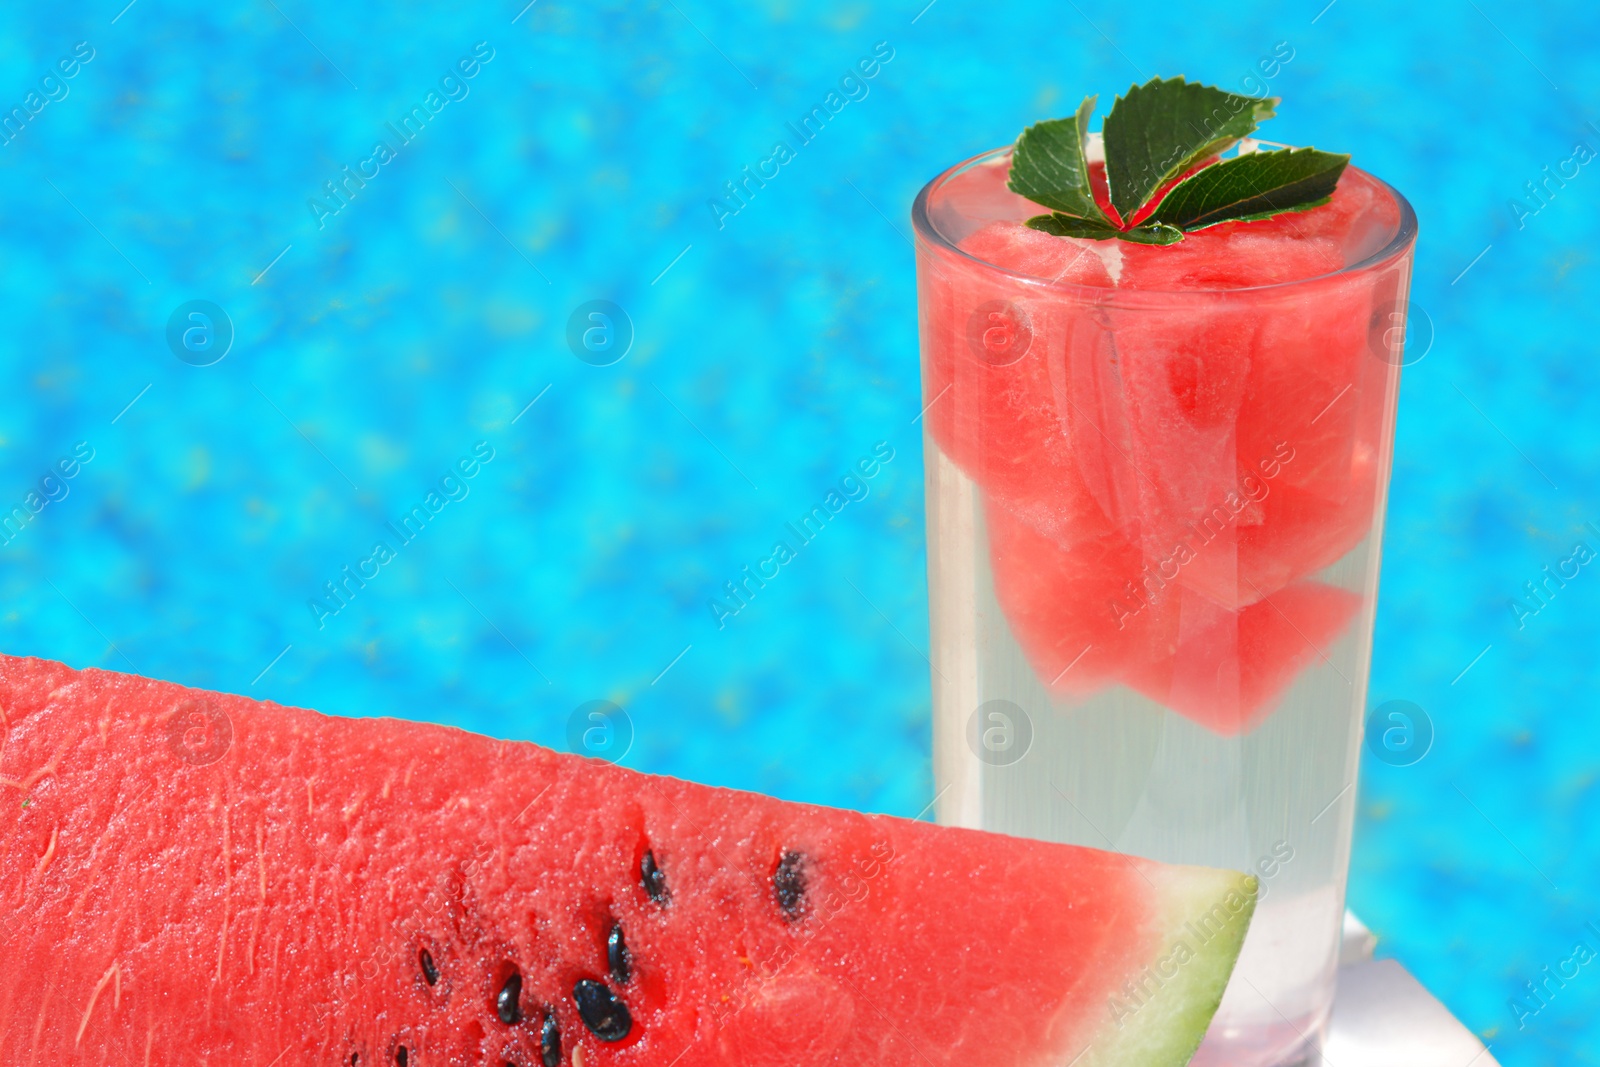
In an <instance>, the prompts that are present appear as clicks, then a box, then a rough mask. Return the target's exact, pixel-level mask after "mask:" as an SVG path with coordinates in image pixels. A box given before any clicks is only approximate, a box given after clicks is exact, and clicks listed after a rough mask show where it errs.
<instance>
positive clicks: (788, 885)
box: [772, 852, 806, 922]
mask: <svg viewBox="0 0 1600 1067" xmlns="http://www.w3.org/2000/svg"><path fill="white" fill-rule="evenodd" d="M804 860H805V857H804V856H803V855H801V854H800V853H798V852H785V853H784V854H783V858H782V859H780V860H779V861H778V869H777V870H776V871H773V872H772V889H773V891H774V892H775V893H776V894H777V897H778V907H779V908H780V909H782V911H783V914H784V917H785V918H787V919H788V920H789V921H790V922H793V921H794V920H795V919H798V918H800V915H801V913H802V912H803V911H805V906H806V874H805V872H804V871H802V870H801V869H800V864H801V863H802V862H804Z"/></svg>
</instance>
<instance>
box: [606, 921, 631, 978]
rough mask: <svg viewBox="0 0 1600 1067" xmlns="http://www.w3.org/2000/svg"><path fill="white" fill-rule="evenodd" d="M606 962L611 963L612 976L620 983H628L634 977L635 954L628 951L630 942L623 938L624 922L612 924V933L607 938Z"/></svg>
mask: <svg viewBox="0 0 1600 1067" xmlns="http://www.w3.org/2000/svg"><path fill="white" fill-rule="evenodd" d="M606 962H607V963H609V964H610V965H611V977H613V978H615V979H616V980H617V984H618V985H627V984H628V979H629V978H632V977H633V954H632V953H631V952H629V951H628V943H627V942H626V941H624V940H623V938H622V924H621V923H620V922H614V923H612V924H611V933H610V935H609V936H608V937H607V938H606Z"/></svg>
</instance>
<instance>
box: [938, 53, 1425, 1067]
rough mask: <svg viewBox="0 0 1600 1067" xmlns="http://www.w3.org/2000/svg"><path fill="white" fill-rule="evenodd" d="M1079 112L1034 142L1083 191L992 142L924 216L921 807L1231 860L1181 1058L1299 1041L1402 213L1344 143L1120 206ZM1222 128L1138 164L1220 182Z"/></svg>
mask: <svg viewBox="0 0 1600 1067" xmlns="http://www.w3.org/2000/svg"><path fill="white" fill-rule="evenodd" d="M1178 84H1179V85H1181V84H1182V83H1181V82H1179V83H1178ZM1172 85H1173V83H1170V82H1169V83H1157V82H1152V83H1151V86H1147V87H1145V89H1147V90H1148V89H1150V88H1151V87H1152V86H1154V87H1157V88H1163V89H1165V88H1169V87H1171V86H1172ZM1184 88H1185V89H1187V90H1197V89H1200V88H1201V87H1198V86H1186V87H1184ZM1138 91H1139V90H1137V89H1136V90H1131V91H1130V97H1131V96H1132V95H1133V94H1134V93H1136V92H1138ZM1211 92H1215V91H1214V90H1211ZM1221 95H1222V96H1226V95H1227V94H1221ZM1231 99H1232V100H1235V101H1236V100H1241V99H1244V98H1237V97H1234V98H1231ZM1180 103H1181V101H1180ZM1086 106H1087V107H1090V108H1092V100H1091V101H1088V102H1086ZM1121 106H1122V101H1120V100H1119V102H1118V107H1119V108H1120V107H1121ZM1257 106H1258V108H1259V106H1260V105H1259V103H1257ZM1130 110H1131V109H1130ZM1268 116H1270V103H1269V104H1268V105H1267V106H1266V107H1265V114H1261V113H1260V112H1259V111H1258V113H1257V115H1256V117H1257V118H1260V117H1268ZM1087 117H1088V116H1087V112H1086V111H1080V113H1079V115H1078V116H1077V118H1076V120H1060V121H1061V122H1062V123H1074V122H1075V124H1076V128H1075V130H1074V129H1073V128H1071V127H1069V128H1068V129H1067V131H1066V133H1067V137H1068V139H1067V140H1061V139H1059V138H1058V139H1057V140H1056V141H1055V142H1054V143H1053V144H1052V145H1051V146H1050V147H1051V148H1052V156H1051V158H1050V161H1051V162H1053V161H1055V160H1058V159H1060V158H1063V153H1065V155H1066V156H1070V155H1071V150H1072V148H1073V147H1074V146H1073V144H1072V142H1071V138H1072V137H1073V136H1076V137H1077V138H1080V140H1079V141H1078V146H1077V147H1078V148H1079V150H1080V152H1081V162H1080V169H1079V171H1078V174H1079V177H1081V178H1082V179H1084V180H1083V181H1082V182H1081V185H1082V190H1081V191H1082V192H1083V193H1084V196H1083V198H1081V199H1078V200H1074V199H1073V197H1074V196H1075V195H1076V194H1075V193H1074V192H1073V190H1072V189H1071V188H1070V186H1071V185H1072V182H1073V180H1075V179H1073V178H1072V175H1070V174H1069V175H1068V176H1067V179H1066V185H1067V186H1068V187H1069V188H1068V189H1067V193H1066V194H1064V195H1062V196H1055V197H1054V199H1053V200H1052V198H1051V197H1048V196H1043V197H1042V196H1038V195H1033V194H1032V193H1030V195H1031V196H1032V198H1031V199H1030V198H1029V197H1024V196H1022V195H1019V194H1018V192H1016V191H1014V189H1015V188H1016V187H1017V186H1018V185H1019V184H1022V185H1027V184H1028V182H1027V180H1026V175H1023V179H1024V180H1021V181H1019V177H1018V174H1014V173H1013V171H1014V170H1015V171H1017V172H1018V173H1019V174H1020V173H1021V172H1023V171H1024V170H1025V169H1026V168H1025V164H1026V163H1029V162H1030V161H1027V160H1023V159H1021V158H1020V157H1019V156H1018V155H1016V154H1014V151H1013V150H1012V149H1002V150H998V151H995V152H991V153H988V154H986V155H984V156H980V157H978V158H976V159H974V160H970V161H968V162H966V163H963V164H961V165H959V166H957V167H955V168H953V169H952V170H950V171H948V172H946V173H945V174H944V175H941V176H940V177H939V178H937V179H936V180H934V181H933V182H932V183H930V184H929V186H928V187H927V188H926V189H925V190H924V191H923V193H922V195H921V196H920V197H919V198H918V200H917V204H916V207H915V209H914V216H915V223H916V229H917V257H918V276H919V306H920V315H921V327H922V358H923V385H924V393H923V402H924V404H926V405H927V406H926V409H925V411H924V413H923V425H924V442H925V448H926V462H927V493H928V542H929V544H928V553H929V593H930V602H931V610H932V656H931V658H932V663H933V683H934V713H935V760H936V773H937V777H938V780H939V781H938V784H939V788H940V790H941V792H940V799H939V817H940V819H941V820H942V821H945V822H949V823H957V824H961V825H967V826H974V827H982V828H985V829H990V830H1000V831H1004V832H1007V833H1013V834H1021V835H1027V836H1033V837H1040V838H1046V839H1050V840H1054V841H1064V842H1071V843H1077V844H1083V845H1092V846H1095V847H1100V848H1114V849H1116V850H1118V851H1121V852H1124V853H1127V854H1129V855H1135V856H1143V857H1149V858H1152V859H1157V860H1163V861H1170V862H1181V863H1201V864H1209V865H1214V866H1221V867H1231V868H1235V869H1240V870H1247V871H1252V872H1254V873H1255V874H1256V875H1257V876H1258V877H1259V878H1260V879H1261V898H1260V905H1259V908H1258V911H1257V915H1256V920H1255V925H1254V926H1253V928H1252V929H1251V932H1250V934H1249V937H1248V939H1247V941H1246V943H1245V947H1244V951H1243V954H1242V955H1241V957H1240V962H1239V966H1238V970H1237V971H1236V973H1235V976H1234V978H1233V981H1232V982H1231V984H1230V985H1229V987H1228V992H1227V995H1226V997H1225V998H1224V1001H1223V1004H1222V1008H1221V1010H1220V1011H1219V1013H1218V1014H1217V1016H1216V1019H1215V1021H1214V1022H1213V1024H1212V1028H1211V1031H1210V1033H1209V1035H1208V1037H1207V1040H1206V1043H1205V1045H1204V1046H1203V1047H1202V1048H1201V1051H1200V1053H1199V1055H1198V1056H1197V1058H1196V1060H1195V1063H1197V1064H1218V1065H1222V1064H1226V1065H1229V1067H1253V1065H1263V1067H1265V1065H1287V1064H1298V1063H1301V1062H1315V1060H1316V1049H1317V1047H1318V1046H1319V1044H1320V1037H1321V1032H1322V1029H1323V1027H1324V1025H1325V1023H1326V1019H1327V1013H1328V1008H1329V1004H1330V1001H1331V995H1332V983H1333V977H1334V968H1335V966H1336V962H1337V945H1338V936H1339V928H1340V921H1341V917H1342V913H1343V898H1344V883H1345V874H1346V868H1347V865H1348V859H1349V844H1350V834H1351V823H1352V819H1353V813H1354V802H1355V789H1354V780H1355V772H1356V766H1357V751H1358V746H1359V744H1360V732H1361V721H1362V717H1363V716H1362V710H1363V707H1364V703H1365V691H1366V681H1367V670H1368V662H1369V658H1370V653H1371V635H1372V619H1373V608H1374V599H1375V595H1376V591H1377V578H1378V552H1379V543H1380V538H1381V530H1382V518H1383V502H1384V494H1385V490H1386V486H1387V480H1388V470H1389V459H1390V452H1391V444H1392V429H1393V424H1394V408H1395V397H1396V391H1397V388H1398V384H1399V362H1400V360H1399V353H1398V344H1399V343H1400V341H1401V340H1402V338H1403V334H1402V333H1401V330H1402V328H1403V321H1404V310H1405V300H1406V292H1407V284H1408V280H1409V272H1410V262H1411V249H1412V245H1413V242H1414V237H1415V220H1414V217H1413V215H1412V214H1411V211H1410V208H1409V206H1408V205H1406V203H1405V202H1404V200H1402V199H1401V198H1400V197H1399V196H1398V194H1396V193H1395V192H1394V191H1393V190H1392V189H1390V188H1389V187H1388V186H1387V185H1385V184H1384V183H1382V182H1381V181H1379V180H1377V179H1376V178H1373V177H1371V176H1370V175H1368V174H1365V173H1363V172H1361V171H1359V170H1356V169H1354V168H1346V167H1344V165H1343V163H1342V160H1343V159H1344V157H1330V158H1337V159H1338V160H1340V161H1341V162H1339V163H1338V164H1337V167H1333V166H1331V165H1329V166H1328V167H1326V168H1325V169H1328V170H1333V171H1334V174H1333V178H1334V179H1335V180H1336V182H1337V184H1336V187H1335V186H1334V185H1333V183H1332V182H1329V183H1328V184H1326V185H1324V186H1322V187H1321V189H1320V190H1314V191H1319V192H1321V193H1323V194H1324V195H1322V196H1321V197H1320V198H1318V197H1309V198H1306V199H1309V201H1310V202H1309V204H1306V205H1301V206H1298V207H1297V209H1295V210H1281V206H1282V204H1283V203H1284V202H1286V199H1287V198H1288V197H1289V196H1290V195H1291V194H1283V195H1282V196H1279V197H1278V199H1277V200H1276V201H1273V203H1272V204H1271V205H1269V206H1272V207H1275V208H1278V209H1279V210H1275V211H1260V212H1258V213H1257V214H1250V213H1249V209H1250V207H1251V205H1250V204H1245V205H1244V206H1242V207H1238V208H1236V209H1235V210H1236V214H1235V216H1233V217H1234V218H1235V219H1236V221H1222V222H1220V223H1212V222H1211V221H1209V218H1200V220H1199V224H1195V214H1196V212H1197V211H1199V210H1200V209H1199V208H1195V207H1194V206H1193V203H1192V202H1193V201H1195V200H1196V198H1197V197H1199V198H1200V199H1204V194H1205V190H1203V189H1202V190H1200V191H1199V192H1197V193H1194V194H1193V195H1189V194H1190V191H1189V190H1186V189H1185V185H1187V184H1188V183H1187V182H1184V183H1182V184H1177V185H1176V190H1175V191H1174V192H1169V193H1167V194H1166V195H1167V197H1168V198H1173V197H1178V196H1179V195H1180V194H1183V195H1188V197H1189V201H1191V203H1190V205H1189V207H1188V208H1186V209H1183V210H1180V208H1183V205H1181V204H1175V205H1169V206H1168V207H1167V208H1165V209H1163V207H1162V206H1161V203H1160V202H1159V198H1158V202H1157V204H1156V206H1155V207H1154V208H1153V209H1152V208H1151V206H1150V205H1149V204H1148V203H1145V204H1142V205H1134V206H1133V207H1132V208H1131V209H1129V202H1128V201H1127V200H1126V199H1124V202H1123V203H1122V204H1120V205H1119V204H1118V202H1117V201H1118V197H1117V192H1118V189H1117V182H1118V177H1119V172H1118V169H1117V168H1118V166H1119V165H1120V166H1122V168H1123V169H1122V171H1121V175H1120V176H1121V177H1122V180H1123V181H1124V182H1125V183H1126V182H1127V180H1128V178H1127V175H1128V173H1129V169H1128V165H1127V164H1126V163H1125V161H1123V160H1120V159H1119V158H1118V157H1117V155H1116V149H1117V146H1116V145H1112V146H1111V148H1112V149H1113V151H1112V152H1111V153H1110V154H1111V155H1112V157H1113V159H1112V162H1111V166H1112V175H1111V180H1110V182H1109V183H1108V181H1107V176H1106V169H1107V164H1106V163H1105V162H1104V161H1102V159H1101V156H1102V154H1103V151H1104V150H1103V148H1102V145H1101V142H1100V141H1099V140H1098V139H1097V138H1096V137H1094V136H1090V135H1088V134H1087V131H1086V129H1085V128H1084V127H1085V125H1086V123H1087ZM1117 119H1118V115H1117V112H1116V111H1115V110H1114V111H1113V116H1112V119H1110V120H1108V121H1107V130H1108V136H1113V137H1114V136H1115V135H1114V134H1111V133H1109V131H1111V130H1112V123H1113V121H1114V120H1117ZM1047 125H1050V124H1041V126H1040V127H1035V128H1034V129H1033V130H1030V131H1029V133H1028V134H1025V135H1024V142H1022V143H1020V144H1019V148H1018V149H1017V150H1016V152H1017V153H1020V152H1022V151H1023V148H1022V147H1021V144H1025V143H1026V140H1027V138H1028V137H1029V136H1030V135H1032V134H1034V132H1035V131H1041V130H1043V129H1044V127H1045V126H1047ZM1191 125H1193V124H1191ZM1247 125H1248V126H1249V127H1253V122H1252V123H1248V124H1247ZM1240 129H1244V132H1248V128H1245V126H1241V125H1236V126H1235V127H1233V129H1232V133H1233V136H1232V137H1231V139H1230V138H1229V137H1228V136H1227V135H1228V134H1229V132H1230V131H1229V130H1226V129H1225V130H1223V131H1221V134H1220V135H1218V136H1216V137H1214V138H1212V139H1211V141H1209V142H1208V143H1205V144H1203V145H1201V146H1200V148H1199V149H1198V150H1197V154H1193V153H1192V154H1191V156H1190V157H1182V158H1178V156H1177V155H1176V154H1175V155H1174V157H1173V158H1171V159H1167V160H1165V161H1164V162H1165V163H1166V164H1167V166H1166V170H1165V171H1160V170H1159V168H1158V171H1157V172H1156V173H1154V174H1153V176H1147V177H1148V180H1147V183H1146V184H1147V185H1148V186H1149V188H1152V189H1155V188H1157V187H1158V186H1160V187H1164V188H1173V185H1174V183H1175V182H1177V181H1178V179H1179V178H1182V177H1184V176H1186V175H1195V176H1205V177H1206V178H1207V179H1208V180H1211V179H1216V180H1212V184H1213V185H1217V184H1218V183H1219V181H1220V180H1222V179H1226V178H1228V177H1229V176H1228V175H1208V174H1207V173H1206V172H1207V170H1208V169H1209V168H1212V167H1219V166H1221V160H1220V153H1221V152H1222V151H1223V149H1224V148H1226V147H1228V146H1229V145H1230V144H1231V143H1232V141H1236V140H1238V139H1239V136H1240V134H1239V133H1238V131H1239V130H1240ZM1046 132H1049V131H1046ZM1057 132H1059V131H1057ZM1210 132H1212V133H1215V132H1216V131H1215V130H1211V131H1210ZM1041 137H1042V134H1041ZM1219 144H1220V147H1219ZM1036 146H1037V144H1036ZM1255 148H1256V145H1254V144H1250V143H1247V144H1246V145H1245V153H1244V154H1241V155H1240V156H1231V157H1229V159H1230V160H1233V159H1243V158H1244V155H1245V154H1250V152H1251V150H1253V149H1255ZM1309 151H1310V150H1301V152H1297V153H1291V152H1289V151H1288V150H1282V151H1275V152H1270V153H1261V154H1262V155H1264V156H1266V157H1268V158H1265V159H1263V160H1262V161H1260V162H1259V164H1257V163H1251V164H1246V165H1240V166H1239V167H1236V168H1235V169H1236V170H1237V171H1238V172H1239V173H1241V174H1243V175H1244V176H1245V178H1246V179H1248V178H1249V177H1250V174H1251V173H1255V174H1257V175H1259V174H1263V173H1270V172H1271V169H1272V168H1275V167H1283V166H1285V165H1286V163H1285V161H1289V162H1293V160H1294V159H1296V158H1298V157H1299V156H1300V155H1301V154H1302V153H1303V152H1309ZM1322 155H1324V156H1325V155H1326V154H1322ZM1035 158H1038V155H1037V153H1036V155H1035ZM1173 159H1176V162H1173ZM1069 162H1070V160H1069ZM1251 167H1254V168H1256V169H1255V170H1254V171H1251V170H1250V169H1249V168H1251ZM1069 169H1070V168H1069ZM1229 180H1231V179H1229ZM1318 180H1322V179H1320V178H1319V179H1318ZM1285 181H1287V179H1285ZM1108 186H1109V187H1108ZM1032 188H1037V183H1035V185H1034V186H1033V187H1032ZM1329 190H1331V193H1330V192H1329ZM1248 195H1253V193H1250V194H1248ZM1090 196H1092V197H1093V199H1094V201H1095V203H1094V204H1086V203H1085V201H1086V200H1087V199H1088V197H1090ZM1246 198H1247V194H1246V193H1240V194H1237V195H1236V197H1235V199H1239V200H1242V199H1246ZM1258 199H1259V198H1258ZM1268 199H1271V198H1270V197H1269V198H1268ZM1041 203H1043V204H1045V205H1046V206H1048V207H1051V208H1055V209H1057V213H1056V214H1055V215H1054V216H1053V217H1043V218H1041ZM1063 203H1064V204H1066V205H1067V211H1066V213H1065V214H1063V213H1062V212H1061V207H1062V204H1063ZM1080 205H1081V206H1080ZM1202 206H1203V205H1202ZM1256 206H1257V207H1259V205H1256ZM1119 208H1121V209H1125V210H1119ZM1185 211H1187V213H1185ZM1091 212H1096V213H1094V215H1093V217H1092V218H1090V217H1088V216H1089V215H1090V214H1091ZM1263 215H1264V216H1266V217H1260V216H1263ZM1163 218H1167V219H1174V220H1179V221H1180V222H1182V221H1183V220H1188V221H1187V223H1185V224H1184V225H1183V226H1181V227H1180V226H1177V225H1173V226H1168V227H1167V228H1166V229H1163V228H1162V226H1163V225H1164V224H1163V223H1162V219H1163ZM1028 220H1032V224H1028ZM1106 220H1109V222H1107V221H1106ZM1152 220H1153V221H1152ZM1141 221H1143V222H1144V224H1145V225H1144V232H1142V233H1140V232H1137V231H1135V230H1134V229H1132V228H1131V227H1130V223H1132V224H1134V225H1138V224H1139V223H1140V222H1141ZM1106 226H1110V227H1111V228H1113V229H1115V230H1116V233H1115V234H1111V235H1108V234H1107V232H1106V231H1105V227H1106ZM1180 229H1181V230H1182V232H1181V233H1180V232H1179V231H1180ZM1167 230H1170V231H1171V232H1167ZM1078 234H1087V235H1088V236H1077V235H1078ZM1165 980H1167V977H1166V976H1163V975H1161V974H1156V975H1153V976H1151V977H1150V978H1149V979H1148V981H1147V982H1146V983H1145V984H1144V986H1143V988H1141V987H1140V986H1138V985H1137V984H1136V985H1134V986H1130V987H1129V988H1128V989H1127V990H1124V991H1123V994H1122V995H1121V996H1113V997H1112V998H1111V1000H1110V1002H1109V1003H1108V1004H1107V1005H1106V1008H1105V1010H1106V1011H1107V1012H1108V1017H1109V1018H1112V1019H1117V1018H1121V1017H1124V1016H1125V1015H1126V1014H1128V1013H1130V1012H1136V1011H1137V1010H1138V1008H1139V1005H1140V1004H1141V1003H1143V1002H1144V1000H1145V999H1147V998H1148V996H1149V995H1150V992H1151V989H1153V988H1155V987H1158V986H1159V985H1160V984H1161V983H1162V982H1163V981H1165Z"/></svg>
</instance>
